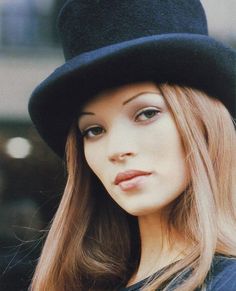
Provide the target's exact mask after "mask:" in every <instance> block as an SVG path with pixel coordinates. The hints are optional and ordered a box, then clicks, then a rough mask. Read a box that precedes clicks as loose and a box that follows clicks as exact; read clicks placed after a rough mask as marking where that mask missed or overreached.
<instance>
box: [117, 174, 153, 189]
mask: <svg viewBox="0 0 236 291" xmlns="http://www.w3.org/2000/svg"><path fill="white" fill-rule="evenodd" d="M150 174H151V173H150V172H146V171H139V170H129V171H125V172H122V173H119V174H117V176H116V178H115V181H114V184H115V185H118V184H119V183H120V182H122V181H126V180H130V179H132V178H134V177H137V176H144V175H150Z"/></svg>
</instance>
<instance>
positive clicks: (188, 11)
mask: <svg viewBox="0 0 236 291" xmlns="http://www.w3.org/2000/svg"><path fill="white" fill-rule="evenodd" d="M58 26H59V31H60V34H61V38H62V43H63V49H64V54H65V58H66V62H65V64H63V65H62V66H60V67H59V68H57V69H56V70H55V71H54V72H53V73H52V74H51V75H50V76H49V77H48V78H47V79H46V80H44V81H43V82H42V83H41V84H40V85H39V86H38V87H37V88H36V89H35V90H34V92H33V93H32V96H31V99H30V103H29V112H30V115H31V118H32V120H33V122H34V123H35V126H36V128H37V129H38V131H39V133H40V134H41V136H42V137H43V139H44V140H45V141H46V142H47V143H48V145H49V146H50V147H51V148H52V149H53V150H54V151H55V152H56V153H57V154H59V155H60V156H63V155H64V152H65V142H66V138H67V135H68V131H69V128H70V126H71V124H72V122H73V120H74V119H75V117H76V115H77V113H78V110H79V108H80V107H81V105H82V104H83V102H86V101H87V100H88V98H91V97H92V96H93V95H94V94H96V93H98V92H99V91H101V90H103V89H107V88H110V87H114V86H119V85H121V84H125V83H131V82H139V81H154V82H157V83H162V82H169V83H177V84H180V85H187V86H191V87H194V88H197V89H200V90H203V91H205V92H206V93H208V94H209V95H211V96H214V97H216V98H219V99H220V100H221V101H222V102H223V103H224V104H225V106H226V107H227V108H228V110H229V111H230V112H231V113H232V115H235V108H236V105H235V101H236V98H235V95H236V51H235V50H233V49H232V48H229V47H227V46H225V45H224V44H223V43H221V42H219V41H216V40H214V39H213V38H211V37H209V36H208V32H207V21H206V17H205V13H204V10H203V8H202V6H201V3H200V1H198V0H132V1H131V0H112V1H111V0H69V1H67V2H66V3H65V5H64V6H63V8H62V10H61V12H60V15H59V18H58Z"/></svg>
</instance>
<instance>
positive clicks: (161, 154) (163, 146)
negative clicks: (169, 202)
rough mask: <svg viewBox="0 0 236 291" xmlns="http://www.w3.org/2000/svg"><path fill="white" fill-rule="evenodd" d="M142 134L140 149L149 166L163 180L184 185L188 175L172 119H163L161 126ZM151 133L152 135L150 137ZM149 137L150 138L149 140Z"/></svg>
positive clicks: (179, 139)
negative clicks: (144, 154) (153, 168)
mask: <svg viewBox="0 0 236 291" xmlns="http://www.w3.org/2000/svg"><path fill="white" fill-rule="evenodd" d="M155 126H156V128H151V127H150V131H149V130H147V131H145V132H144V135H143V139H142V148H143V152H145V153H146V154H147V155H148V157H147V159H148V161H149V163H150V165H153V166H154V167H155V170H156V171H157V173H158V174H159V175H161V176H162V177H163V178H166V179H168V180H169V181H172V180H173V179H174V180H175V181H179V182H181V181H182V180H183V183H185V184H186V182H185V180H186V176H187V173H188V170H187V164H186V158H185V152H184V148H183V145H182V141H181V137H180V135H179V132H178V130H177V128H176V126H175V123H174V121H173V120H172V119H170V118H168V119H165V120H164V119H163V124H160V123H159V124H157V125H155ZM151 133H152V135H151ZM150 137H151V138H150Z"/></svg>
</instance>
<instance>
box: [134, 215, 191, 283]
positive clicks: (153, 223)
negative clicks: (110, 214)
mask: <svg viewBox="0 0 236 291" xmlns="http://www.w3.org/2000/svg"><path fill="white" fill-rule="evenodd" d="M166 217H167V216H166ZM138 223H139V229H140V237H141V258H140V264H139V267H138V270H137V272H136V273H135V274H134V276H133V277H132V278H131V280H130V281H129V285H130V284H134V283H135V282H138V281H140V280H142V279H144V278H147V277H148V276H150V275H152V274H153V273H155V272H156V271H158V270H160V269H161V268H163V267H165V266H167V265H169V264H171V263H174V262H176V261H177V260H179V259H181V258H183V257H184V256H185V255H186V253H185V252H184V250H186V249H187V248H186V245H187V244H186V242H185V241H184V240H183V238H181V235H180V234H178V233H177V232H176V231H175V230H173V229H171V230H170V232H168V231H167V230H168V228H167V218H165V216H163V215H159V214H158V213H153V214H149V215H146V216H139V217H138Z"/></svg>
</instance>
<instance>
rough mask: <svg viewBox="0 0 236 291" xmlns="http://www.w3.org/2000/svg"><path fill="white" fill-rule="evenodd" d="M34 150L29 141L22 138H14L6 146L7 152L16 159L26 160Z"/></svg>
mask: <svg viewBox="0 0 236 291" xmlns="http://www.w3.org/2000/svg"><path fill="white" fill-rule="evenodd" d="M31 150H32V146H31V144H30V142H29V141H28V139H26V138H22V137H14V138H11V139H9V140H8V142H7V144H6V152H7V154H8V155H9V156H11V157H12V158H15V159H24V158H26V157H27V156H28V155H29V154H30V153H31Z"/></svg>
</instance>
